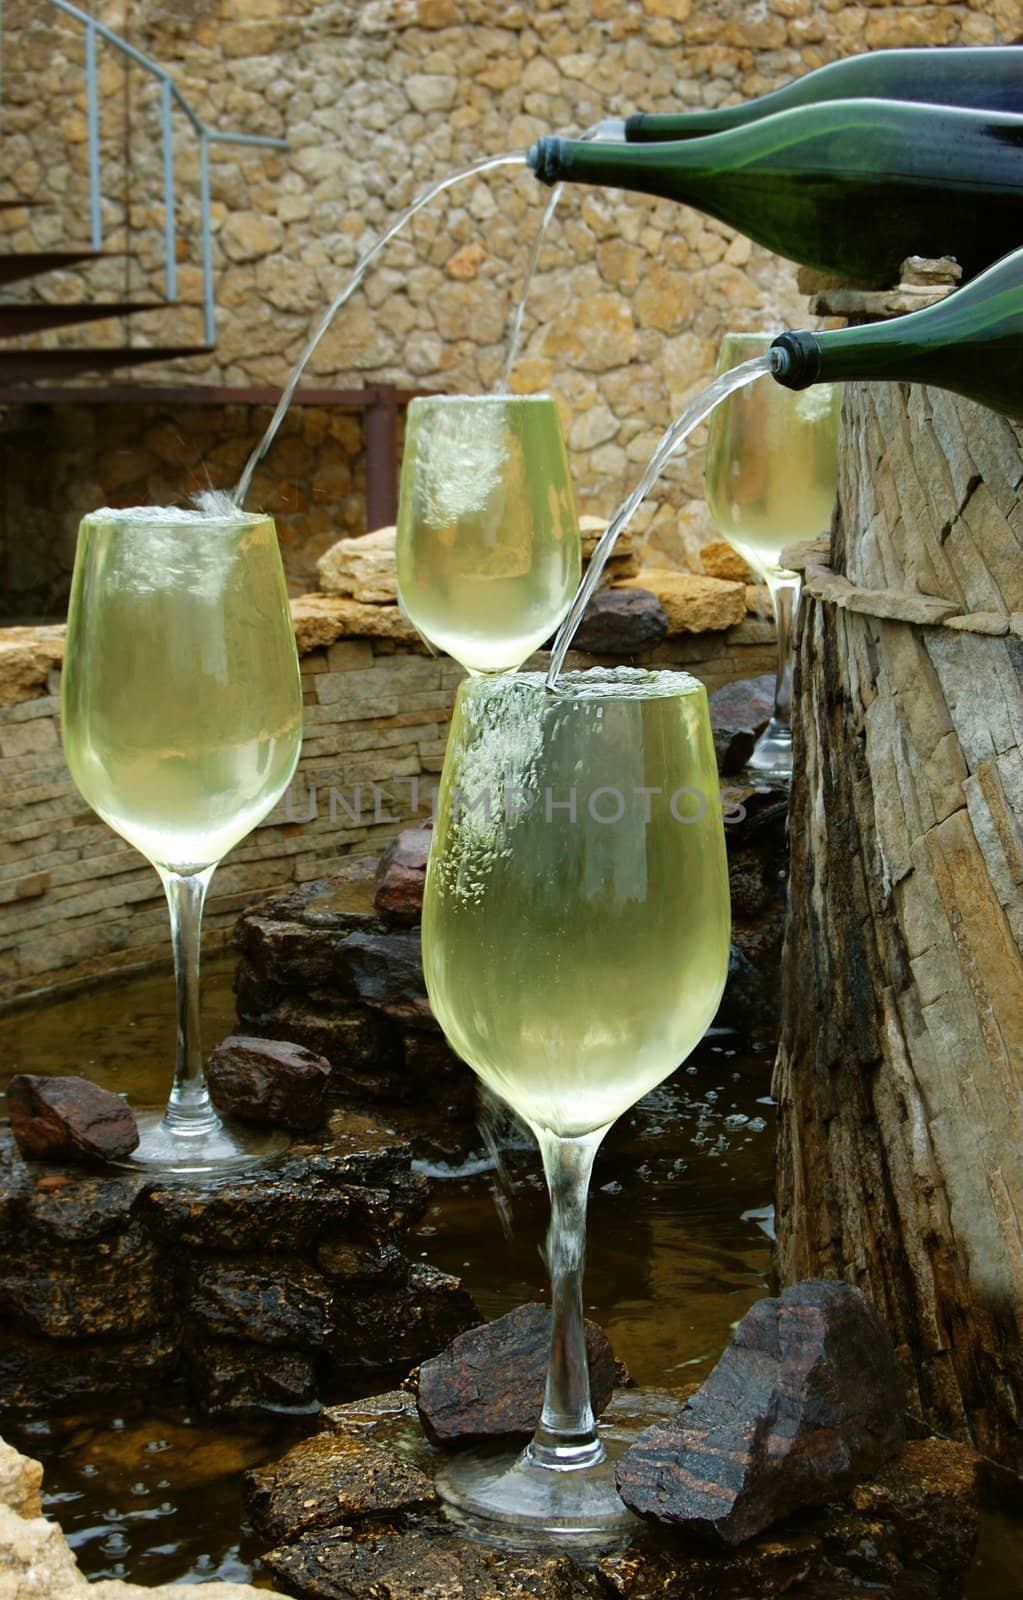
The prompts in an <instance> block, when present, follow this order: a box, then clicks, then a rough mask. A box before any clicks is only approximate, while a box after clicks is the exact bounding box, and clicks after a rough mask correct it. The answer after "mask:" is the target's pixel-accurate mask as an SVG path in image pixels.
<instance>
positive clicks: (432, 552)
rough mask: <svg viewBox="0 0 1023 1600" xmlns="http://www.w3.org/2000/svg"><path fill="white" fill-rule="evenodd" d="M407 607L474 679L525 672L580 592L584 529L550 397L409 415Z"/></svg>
mask: <svg viewBox="0 0 1023 1600" xmlns="http://www.w3.org/2000/svg"><path fill="white" fill-rule="evenodd" d="M396 544H397V567H398V593H399V598H400V602H401V605H402V608H403V609H404V611H405V612H406V614H407V615H408V617H409V618H410V620H411V621H412V622H413V623H414V624H415V626H416V627H417V628H418V629H419V630H420V632H421V633H422V634H423V636H424V638H426V639H427V640H428V641H429V642H430V643H431V644H433V645H435V646H437V647H438V648H439V649H441V650H444V651H446V652H447V654H448V655H451V656H453V657H454V659H455V660H456V661H459V662H460V663H461V664H462V665H463V666H464V667H466V668H467V669H468V671H469V672H472V673H499V672H508V671H511V670H514V669H515V668H517V667H520V666H521V665H522V663H523V662H524V661H525V660H526V658H527V657H528V656H530V655H531V654H532V653H533V651H534V650H536V649H538V648H539V646H540V645H541V644H543V642H544V640H545V639H547V638H549V637H550V635H551V634H552V633H553V632H554V630H555V629H556V628H557V626H558V624H559V623H560V622H561V620H562V618H563V617H564V616H565V614H566V612H567V611H568V608H569V606H570V604H571V602H572V597H573V596H574V594H575V591H576V588H577V587H578V583H579V575H580V567H581V557H580V539H579V521H578V517H577V515H576V508H575V500H574V496H573V493H572V483H571V477H570V475H569V468H568V457H567V454H566V451H565V444H564V440H563V438H562V433H561V424H560V421H559V418H558V410H557V406H556V405H555V402H554V401H553V400H552V399H551V398H550V396H549V395H479V396H468V395H431V396H427V397H424V398H420V399H415V400H413V401H412V402H411V403H410V405H409V409H408V419H407V423H406V432H405V450H404V456H403V460H402V471H401V493H400V497H399V507H398V522H397V535H396Z"/></svg>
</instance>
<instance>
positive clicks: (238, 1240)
mask: <svg viewBox="0 0 1023 1600" xmlns="http://www.w3.org/2000/svg"><path fill="white" fill-rule="evenodd" d="M288 1166H289V1168H290V1170H287V1171H285V1170H283V1169H284V1167H285V1163H283V1162H282V1163H280V1164H278V1165H277V1166H275V1167H274V1168H273V1169H271V1170H272V1174H273V1175H272V1176H271V1173H270V1172H264V1173H261V1174H259V1175H258V1176H257V1175H253V1176H251V1177H247V1176H246V1175H245V1174H242V1175H241V1176H240V1177H239V1178H238V1179H237V1180H236V1181H233V1182H232V1183H231V1184H230V1185H224V1186H221V1187H217V1188H212V1187H211V1188H208V1189H199V1188H196V1189H190V1188H186V1187H185V1186H184V1185H180V1184H167V1185H166V1186H165V1187H161V1186H160V1185H159V1184H158V1183H157V1184H154V1186H153V1187H152V1189H150V1190H148V1191H147V1192H146V1193H145V1194H143V1195H142V1197H141V1199H140V1201H139V1212H140V1215H141V1216H142V1217H143V1218H144V1219H145V1222H146V1225H147V1227H149V1228H150V1229H151V1230H152V1232H153V1233H154V1234H155V1236H156V1237H157V1238H158V1239H163V1240H165V1241H166V1242H167V1243H173V1244H177V1245H179V1246H183V1247H184V1248H186V1249H198V1250H222V1251H235V1250H237V1251H252V1250H280V1251H292V1250H295V1251H298V1250H307V1249H313V1248H315V1246H316V1244H317V1242H318V1241H319V1240H320V1239H322V1238H323V1236H324V1234H328V1233H330V1232H331V1230H338V1231H341V1230H342V1229H343V1226H344V1223H345V1219H346V1218H347V1216H348V1213H349V1211H350V1210H351V1202H350V1199H349V1196H348V1194H347V1192H345V1191H343V1190H339V1188H338V1186H337V1184H336V1183H334V1182H332V1181H331V1180H330V1179H329V1178H326V1177H323V1176H320V1175H318V1174H310V1173H308V1172H305V1171H303V1170H302V1169H301V1167H300V1166H297V1165H296V1164H294V1163H289V1164H288Z"/></svg>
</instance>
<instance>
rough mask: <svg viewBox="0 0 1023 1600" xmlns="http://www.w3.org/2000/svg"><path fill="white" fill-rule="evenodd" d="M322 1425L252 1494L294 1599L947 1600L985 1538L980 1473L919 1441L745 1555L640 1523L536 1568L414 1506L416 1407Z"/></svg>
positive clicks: (418, 1442)
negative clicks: (608, 1545)
mask: <svg viewBox="0 0 1023 1600" xmlns="http://www.w3.org/2000/svg"><path fill="white" fill-rule="evenodd" d="M676 1404H677V1397H676V1396H675V1395H673V1394H671V1393H668V1392H666V1391H657V1390H633V1391H630V1393H629V1394H628V1395H623V1394H622V1393H621V1392H619V1393H618V1394H617V1395H616V1396H615V1398H614V1400H613V1402H612V1405H611V1407H610V1410H609V1413H608V1420H609V1421H610V1422H612V1425H613V1428H614V1430H615V1432H616V1433H618V1434H619V1435H620V1434H621V1433H622V1432H623V1431H624V1433H625V1434H626V1436H627V1435H628V1433H629V1432H630V1430H631V1431H634V1430H635V1429H636V1428H638V1427H641V1426H642V1425H643V1419H647V1418H649V1417H651V1416H658V1415H661V1416H666V1415H669V1416H670V1415H671V1411H672V1408H673V1407H674V1406H675V1405H676ZM319 1423H320V1428H321V1433H320V1434H319V1435H318V1436H316V1437H315V1438H314V1439H311V1440H309V1441H307V1442H306V1443H305V1444H304V1445H300V1446H297V1447H296V1448H295V1449H294V1450H292V1451H290V1452H289V1453H288V1455H287V1456H285V1457H284V1459H283V1461H282V1462H278V1463H277V1464H276V1466H275V1467H269V1468H265V1469H262V1470H261V1471H259V1472H256V1473H253V1474H250V1479H249V1483H250V1492H251V1493H252V1494H253V1495H254V1497H255V1500H254V1503H253V1511H254V1514H255V1516H256V1518H257V1519H259V1520H260V1521H262V1522H263V1524H264V1526H265V1527H266V1534H267V1537H268V1538H273V1537H276V1538H278V1539H279V1540H281V1541H282V1543H280V1544H279V1545H278V1547H277V1548H276V1549H275V1550H273V1551H271V1552H270V1554H269V1555H268V1556H267V1557H265V1558H264V1562H265V1565H266V1566H267V1567H268V1568H269V1570H270V1571H271V1572H272V1573H273V1575H274V1577H275V1579H276V1581H277V1583H278V1585H279V1586H280V1587H281V1588H283V1589H284V1590H285V1591H286V1592H287V1593H288V1594H294V1595H298V1596H305V1597H309V1600H317V1597H318V1600H362V1597H367V1600H368V1597H369V1596H381V1597H384V1596H386V1597H387V1600H398V1597H400V1600H438V1597H440V1596H445V1597H449V1596H450V1597H451V1600H465V1597H466V1596H477V1597H479V1600H484V1597H485V1600H500V1597H502V1596H512V1597H515V1600H518V1597H519V1596H522V1597H523V1600H524V1597H525V1596H526V1595H528V1596H531V1597H532V1600H536V1597H537V1596H542V1595H546V1596H549V1597H552V1600H563V1597H565V1596H570V1597H574V1596H586V1597H587V1600H598V1597H600V1600H613V1597H615V1596H618V1597H620V1600H711V1597H714V1600H753V1597H754V1596H756V1597H757V1600H767V1597H769V1596H774V1595H786V1596H789V1597H790V1600H824V1597H828V1600H847V1597H848V1600H852V1597H853V1596H854V1595H862V1594H864V1593H866V1594H870V1595H872V1596H874V1597H875V1600H953V1597H956V1596H961V1595H962V1592H963V1591H962V1583H963V1579H964V1577H965V1574H966V1571H967V1568H968V1566H969V1563H970V1559H971V1556H972V1553H973V1549H974V1546H975V1543H976V1538H977V1530H978V1521H979V1505H978V1501H979V1493H978V1471H977V1467H978V1461H979V1458H978V1457H977V1456H976V1455H975V1454H974V1453H973V1452H972V1451H971V1450H969V1449H968V1448H967V1447H966V1446H964V1445H960V1444H955V1443H952V1442H950V1441H946V1440H938V1439H925V1440H922V1441H914V1442H913V1443H911V1444H909V1445H908V1446H907V1447H906V1449H905V1451H904V1453H903V1454H902V1455H901V1456H900V1457H899V1459H898V1460H897V1461H894V1462H890V1463H889V1464H888V1465H887V1466H884V1467H882V1468H881V1469H880V1471H879V1472H878V1473H877V1474H876V1475H875V1476H874V1477H873V1478H871V1479H870V1480H869V1481H868V1482H864V1483H860V1484H857V1485H856V1486H855V1487H854V1488H853V1489H852V1490H851V1492H850V1494H849V1495H848V1497H847V1498H846V1499H844V1500H836V1501H833V1502H831V1503H829V1504H828V1505H827V1506H825V1507H814V1508H810V1509H806V1510H804V1511H802V1512H799V1513H797V1514H795V1515H794V1516H792V1517H790V1518H789V1519H788V1520H787V1521H786V1522H785V1523H784V1524H783V1525H781V1526H780V1527H779V1528H776V1529H772V1530H771V1532H770V1533H769V1534H764V1535H761V1536H760V1537H758V1538H754V1539H751V1540H749V1541H747V1542H746V1543H745V1544H744V1545H742V1547H741V1548H739V1549H734V1548H731V1547H728V1546H723V1545H721V1544H713V1545H711V1544H708V1543H706V1542H702V1541H694V1540H692V1539H688V1538H685V1537H679V1535H678V1534H677V1533H676V1532H675V1531H674V1530H672V1529H661V1528H656V1527H654V1526H652V1525H650V1524H647V1525H646V1526H644V1525H643V1524H642V1523H639V1522H637V1524H636V1531H635V1533H634V1534H633V1535H632V1537H631V1538H630V1539H629V1540H627V1541H625V1542H620V1543H618V1544H617V1545H616V1547H615V1548H614V1549H613V1550H611V1551H609V1552H608V1553H606V1554H604V1555H602V1556H601V1555H600V1554H599V1552H593V1553H591V1552H588V1551H587V1552H583V1553H577V1552H576V1551H574V1550H569V1551H568V1553H567V1554H560V1555H559V1556H558V1557H557V1560H556V1561H554V1562H553V1564H551V1562H552V1560H553V1558H551V1559H550V1560H549V1558H548V1556H547V1554H545V1553H544V1552H543V1551H542V1550H540V1551H538V1550H536V1549H534V1550H532V1551H531V1552H530V1554H529V1556H528V1558H527V1557H526V1556H521V1557H520V1556H517V1555H514V1554H511V1553H509V1552H505V1551H494V1550H487V1548H486V1546H481V1545H480V1544H479V1543H477V1542H476V1541H475V1540H472V1539H470V1538H468V1537H465V1536H463V1535H462V1534H461V1533H460V1532H459V1531H458V1529H457V1527H455V1526H453V1525H452V1523H451V1522H449V1521H448V1520H447V1518H446V1517H445V1516H444V1515H443V1513H442V1512H440V1511H439V1510H438V1509H437V1508H436V1507H434V1506H431V1505H430V1504H429V1503H428V1502H425V1501H424V1502H423V1503H421V1504H417V1503H415V1498H414V1497H415V1496H416V1495H417V1494H418V1493H420V1492H428V1486H429V1485H430V1484H431V1483H432V1481H433V1478H434V1475H435V1473H436V1452H435V1450H434V1449H433V1447H432V1446H431V1445H430V1444H429V1443H428V1442H427V1440H426V1437H425V1435H424V1433H423V1430H422V1428H421V1426H420V1424H419V1420H418V1417H417V1415H416V1412H415V1409H414V1403H413V1401H412V1398H411V1396H410V1395H409V1394H408V1393H406V1392H404V1391H402V1390H396V1391H390V1392H388V1393H385V1394H380V1395H373V1396H371V1397H370V1398H369V1399H366V1400H358V1401H353V1402H350V1403H348V1404H346V1405H339V1406H333V1407H330V1408H329V1409H328V1410H326V1411H324V1412H323V1413H322V1414H321V1416H320V1418H319ZM324 1439H326V1442H324ZM367 1448H368V1449H369V1452H370V1453H369V1454H368V1455H367V1454H366V1453H365V1452H366V1451H367ZM360 1460H361V1461H362V1462H364V1463H365V1466H364V1468H363V1470H362V1471H361V1472H360V1469H359V1465H358V1463H359V1462H360ZM388 1460H389V1461H390V1467H388V1466H387V1465H385V1463H386V1462H387V1461H388ZM417 1469H418V1470H417ZM410 1471H411V1473H412V1476H411V1481H409V1478H408V1476H406V1474H408V1473H409V1472H410ZM424 1483H425V1485H426V1486H427V1490H426V1491H424V1490H423V1485H424ZM307 1517H308V1518H311V1519H312V1521H311V1522H308V1523H307V1522H305V1518H307ZM271 1522H272V1526H270V1525H269V1524H270V1523H271ZM481 1558H482V1559H483V1565H482V1566H481V1564H480V1562H481ZM520 1562H521V1565H520V1564H519V1563H520Z"/></svg>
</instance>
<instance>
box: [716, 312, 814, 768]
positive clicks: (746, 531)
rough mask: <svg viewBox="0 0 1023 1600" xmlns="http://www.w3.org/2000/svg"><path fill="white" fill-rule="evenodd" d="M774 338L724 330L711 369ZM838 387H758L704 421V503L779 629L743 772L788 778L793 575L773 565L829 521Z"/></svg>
mask: <svg viewBox="0 0 1023 1600" xmlns="http://www.w3.org/2000/svg"><path fill="white" fill-rule="evenodd" d="M774 337H775V335H773V334H766V333H726V334H725V335H724V337H723V339H722V341H721V347H720V351H719V353H718V362H717V368H716V373H717V374H720V373H723V372H728V371H729V370H730V369H731V368H732V367H734V366H737V365H738V363H739V362H741V361H748V360H750V359H751V358H752V357H753V356H758V355H762V354H763V353H764V352H765V351H766V350H768V349H769V348H770V345H771V343H772V340H773V339H774ZM841 393H842V391H841V386H840V385H839V384H815V385H814V386H813V387H812V388H809V389H804V390H801V391H799V392H795V391H793V390H789V389H785V388H783V387H782V386H781V385H780V384H777V383H771V382H767V381H761V382H758V383H753V384H750V385H748V386H747V387H746V388H744V389H739V390H736V391H735V393H733V394H731V395H729V397H728V399H727V400H725V401H724V403H723V404H722V405H720V406H719V407H718V408H717V410H716V411H715V412H714V413H713V415H712V417H711V419H710V427H709V432H708V438H707V465H706V494H707V505H708V507H709V508H710V513H711V516H712V517H713V519H714V523H715V526H716V527H717V529H718V532H719V533H720V534H721V535H722V537H723V538H725V539H727V540H728V542H729V544H731V545H732V546H733V547H734V548H735V549H736V550H737V551H738V552H739V554H740V555H741V556H742V557H743V558H744V560H745V561H746V562H747V563H748V564H749V566H750V567H751V568H752V569H753V571H754V573H755V574H756V575H757V576H758V577H759V578H760V580H761V581H762V582H764V583H766V584H767V586H768V589H769V591H770V595H771V605H772V610H773V613H774V618H775V624H776V627H777V632H778V673H777V681H776V687H775V706H774V713H773V716H772V718H771V721H770V723H769V724H768V727H767V728H766V730H765V731H764V733H763V734H762V735H761V737H760V739H759V740H758V741H757V745H756V747H755V749H754V751H753V754H752V755H751V757H750V760H749V764H748V768H747V770H748V772H749V774H750V775H751V776H752V777H754V778H763V779H766V780H770V781H780V782H784V781H787V780H788V779H789V778H790V777H791V775H792V730H791V705H792V665H793V663H792V626H793V623H794V620H795V611H796V606H797V604H798V598H799V578H798V575H797V574H796V573H794V572H789V571H787V570H786V569H785V568H783V567H782V566H781V564H780V558H781V552H782V550H783V548H784V547H785V546H786V545H789V544H796V543H799V542H800V541H801V540H805V539H815V538H817V537H819V535H820V534H822V533H826V532H827V530H828V528H829V527H830V524H831V514H832V510H833V507H834V503H835V491H836V487H837V482H838V431H839V414H840V408H841Z"/></svg>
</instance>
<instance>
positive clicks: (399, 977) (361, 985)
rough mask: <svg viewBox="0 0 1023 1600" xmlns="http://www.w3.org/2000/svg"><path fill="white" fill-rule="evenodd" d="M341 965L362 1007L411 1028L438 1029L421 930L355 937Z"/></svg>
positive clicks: (350, 941) (355, 934)
mask: <svg viewBox="0 0 1023 1600" xmlns="http://www.w3.org/2000/svg"><path fill="white" fill-rule="evenodd" d="M341 965H342V967H343V970H344V973H345V976H346V977H347V978H348V979H349V980H350V981H351V983H352V984H353V985H354V988H355V992H356V994H357V995H358V997H359V999H360V1000H361V1001H362V1003H363V1005H366V1006H369V1007H371V1009H372V1010H374V1011H382V1012H383V1014H384V1016H386V1017H391V1018H393V1020H394V1021H395V1022H405V1023H408V1024H409V1026H411V1027H417V1028H436V1027H437V1023H436V1022H435V1021H434V1016H433V1012H432V1011H431V1010H430V1002H429V1000H428V999H427V995H426V980H425V978H424V977H423V957H422V949H421V946H420V940H419V929H418V928H417V929H416V930H415V932H414V933H385V934H375V933H353V934H351V935H350V936H349V937H348V938H347V939H346V940H345V944H344V949H343V951H342V952H341Z"/></svg>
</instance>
